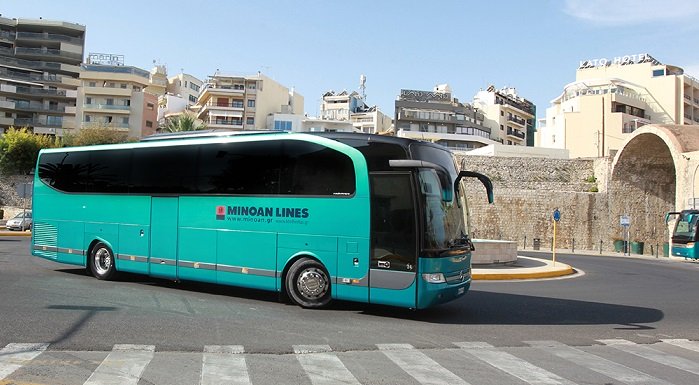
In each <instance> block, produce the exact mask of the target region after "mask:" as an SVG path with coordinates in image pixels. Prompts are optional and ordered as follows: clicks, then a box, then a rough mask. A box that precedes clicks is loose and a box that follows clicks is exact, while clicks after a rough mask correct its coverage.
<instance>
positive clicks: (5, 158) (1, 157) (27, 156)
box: [0, 127, 58, 175]
mask: <svg viewBox="0 0 699 385" xmlns="http://www.w3.org/2000/svg"><path fill="white" fill-rule="evenodd" d="M57 146H58V142H57V140H56V139H54V138H52V137H49V136H46V135H34V133H33V132H31V131H30V130H29V129H28V128H26V127H25V128H20V129H16V128H14V127H10V128H9V129H8V130H7V132H5V134H4V135H3V136H2V137H1V138H0V172H2V173H3V174H21V175H25V174H28V173H29V172H30V171H31V170H33V169H34V166H35V165H36V159H37V157H38V156H39V150H41V149H42V148H52V147H57Z"/></svg>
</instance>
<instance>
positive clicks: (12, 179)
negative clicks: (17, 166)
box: [0, 175, 32, 219]
mask: <svg viewBox="0 0 699 385" xmlns="http://www.w3.org/2000/svg"><path fill="white" fill-rule="evenodd" d="M25 181H26V177H24V176H15V175H9V176H8V175H0V209H2V210H3V212H4V213H3V216H2V217H0V219H9V218H12V217H13V216H14V215H15V214H16V213H18V212H19V211H22V206H23V205H26V207H27V208H29V207H31V205H32V201H31V198H27V199H22V198H20V197H19V194H17V191H16V190H15V189H16V187H17V186H18V185H20V184H22V183H23V182H25Z"/></svg>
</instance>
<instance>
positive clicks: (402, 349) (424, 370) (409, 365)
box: [376, 344, 468, 385]
mask: <svg viewBox="0 0 699 385" xmlns="http://www.w3.org/2000/svg"><path fill="white" fill-rule="evenodd" d="M376 346H378V348H379V350H381V351H382V352H383V354H384V355H386V357H388V358H389V359H390V360H391V361H393V362H394V363H395V364H396V365H398V366H399V367H400V368H401V369H403V370H404V371H405V372H406V373H408V374H409V375H411V376H412V377H413V378H414V379H416V380H417V381H418V382H419V383H421V384H432V385H442V384H450V385H456V384H465V385H467V384H468V382H466V381H464V380H462V379H461V378H459V377H458V376H457V375H456V374H454V373H452V372H450V371H449V370H447V369H446V368H444V367H443V366H442V365H440V364H438V363H437V362H436V361H435V360H433V359H431V358H430V357H428V356H427V355H426V354H425V353H423V352H421V351H418V350H416V349H415V348H414V347H413V346H412V345H409V344H379V345H376Z"/></svg>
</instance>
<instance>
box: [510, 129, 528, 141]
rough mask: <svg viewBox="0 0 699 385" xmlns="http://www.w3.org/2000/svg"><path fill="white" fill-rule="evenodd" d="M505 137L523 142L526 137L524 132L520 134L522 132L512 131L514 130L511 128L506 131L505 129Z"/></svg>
mask: <svg viewBox="0 0 699 385" xmlns="http://www.w3.org/2000/svg"><path fill="white" fill-rule="evenodd" d="M507 135H508V136H514V137H515V138H519V139H522V140H524V138H525V137H526V134H525V133H524V132H522V131H520V130H514V129H511V128H508V129H507Z"/></svg>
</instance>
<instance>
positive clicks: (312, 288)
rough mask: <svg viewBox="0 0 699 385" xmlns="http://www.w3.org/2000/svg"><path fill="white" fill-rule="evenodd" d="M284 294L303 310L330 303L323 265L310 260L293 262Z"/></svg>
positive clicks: (302, 259) (328, 287)
mask: <svg viewBox="0 0 699 385" xmlns="http://www.w3.org/2000/svg"><path fill="white" fill-rule="evenodd" d="M285 284H286V292H287V294H288V295H289V297H290V298H291V300H292V301H293V302H294V303H296V304H297V305H299V306H301V307H304V308H319V307H323V306H326V305H327V304H329V303H330V278H329V276H328V273H327V272H326V271H325V268H324V267H323V265H322V264H321V263H320V262H318V261H316V260H314V259H310V258H301V259H299V260H298V261H296V262H294V264H293V265H291V268H290V269H289V272H288V273H287V275H286V283H285Z"/></svg>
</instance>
